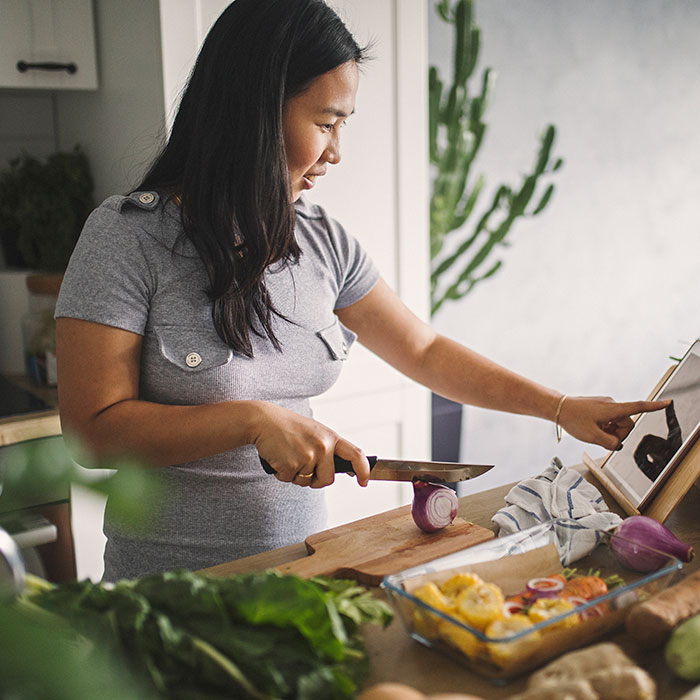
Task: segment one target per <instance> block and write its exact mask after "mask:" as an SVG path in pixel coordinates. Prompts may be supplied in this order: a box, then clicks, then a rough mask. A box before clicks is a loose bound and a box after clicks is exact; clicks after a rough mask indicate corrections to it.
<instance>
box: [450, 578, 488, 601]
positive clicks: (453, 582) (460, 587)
mask: <svg viewBox="0 0 700 700" xmlns="http://www.w3.org/2000/svg"><path fill="white" fill-rule="evenodd" d="M479 583H483V581H482V580H481V577H479V576H477V574H466V573H459V574H455V575H454V576H451V577H450V578H448V579H447V581H445V583H443V584H442V586H440V590H441V591H442V592H443V593H444V594H445V595H446V596H449V597H450V598H456V597H457V596H458V595H459V594H460V593H462V591H464V590H466V589H467V588H471V587H472V586H475V585H476V584H479Z"/></svg>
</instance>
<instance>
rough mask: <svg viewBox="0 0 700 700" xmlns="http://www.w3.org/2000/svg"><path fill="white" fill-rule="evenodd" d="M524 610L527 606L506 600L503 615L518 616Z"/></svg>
mask: <svg viewBox="0 0 700 700" xmlns="http://www.w3.org/2000/svg"><path fill="white" fill-rule="evenodd" d="M523 610H525V606H524V605H523V604H522V603H518V601H517V600H506V601H505V602H504V603H503V614H504V615H506V616H508V615H516V614H517V613H520V612H522V611H523Z"/></svg>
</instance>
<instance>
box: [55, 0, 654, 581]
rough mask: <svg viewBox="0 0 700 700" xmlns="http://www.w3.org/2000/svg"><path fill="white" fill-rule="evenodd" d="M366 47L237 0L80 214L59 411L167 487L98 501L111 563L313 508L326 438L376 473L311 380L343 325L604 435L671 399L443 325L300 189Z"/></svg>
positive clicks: (200, 560) (192, 564)
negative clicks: (632, 397)
mask: <svg viewBox="0 0 700 700" xmlns="http://www.w3.org/2000/svg"><path fill="white" fill-rule="evenodd" d="M364 56H365V52H364V50H363V49H361V48H360V47H359V46H358V45H357V43H356V42H355V40H354V39H353V37H352V36H351V34H350V33H349V32H348V30H347V29H346V27H345V26H344V25H343V24H342V22H341V21H340V20H339V18H338V17H337V16H336V15H335V13H334V12H333V11H332V10H330V9H329V8H328V7H327V6H326V5H325V4H324V3H323V2H322V1H321V0H236V2H234V3H232V4H231V5H230V6H229V7H228V9H227V10H226V11H225V12H224V13H223V14H222V15H221V17H220V18H219V19H218V20H217V22H216V24H215V25H214V27H213V28H212V30H211V31H210V33H209V35H208V36H207V39H206V41H205V42H204V45H203V47H202V50H201V52H200V54H199V57H198V59H197V62H196V65H195V67H194V70H193V72H192V75H191V77H190V80H189V82H188V85H187V88H186V90H185V92H184V94H183V97H182V101H181V104H180V107H179V110H178V114H177V117H176V119H175V122H174V125H173V129H172V133H171V136H170V138H169V140H168V143H167V144H166V146H165V148H164V149H163V151H162V152H161V154H160V155H159V156H158V157H157V159H156V160H155V162H154V164H153V165H152V167H151V169H150V171H149V172H148V173H147V175H146V176H145V178H144V180H143V182H141V183H140V185H139V186H138V187H137V188H136V190H135V191H134V192H132V193H131V194H130V195H128V196H125V197H111V198H109V199H107V200H106V201H105V202H104V203H103V204H102V205H101V206H100V207H99V208H98V209H97V210H96V211H95V212H93V214H92V215H91V217H90V218H89V220H88V221H87V223H86V225H85V229H84V231H83V233H82V235H81V238H80V241H79V242H78V245H77V247H76V250H75V252H74V254H73V258H72V259H71V263H70V265H69V268H68V270H67V273H66V276H65V279H64V282H63V287H62V290H61V295H60V298H59V301H58V305H57V309H56V317H57V327H56V331H57V356H58V363H59V402H60V408H61V419H62V423H63V427H64V430H65V431H66V432H67V433H74V434H77V435H78V436H79V437H80V439H81V440H82V441H83V442H84V443H85V444H86V445H87V446H88V447H89V448H90V449H91V450H92V451H93V452H94V453H95V455H96V456H97V459H98V460H99V459H102V458H105V457H108V456H110V455H115V454H129V455H137V456H138V457H139V458H141V459H143V460H145V461H146V462H147V463H148V464H150V465H152V466H154V467H160V469H157V470H156V471H155V473H156V474H157V477H158V479H159V481H161V482H162V484H163V485H164V486H165V488H166V490H167V498H166V499H164V503H160V502H159V498H158V497H157V496H156V495H154V496H153V498H152V501H153V502H152V507H153V511H154V514H157V515H154V518H153V521H152V522H151V523H150V524H149V527H148V528H147V529H146V531H145V532H143V533H141V534H140V535H138V536H137V535H134V534H133V533H130V532H129V531H128V530H127V529H125V528H124V527H122V526H121V525H120V523H118V522H116V521H115V519H114V518H113V516H112V513H111V510H110V505H109V503H108V504H107V510H106V513H105V533H106V535H107V538H108V541H107V547H106V551H105V578H106V579H107V580H113V579H116V578H119V577H125V576H136V575H141V574H144V573H148V572H154V571H160V570H164V569H168V568H174V567H178V566H183V567H187V568H192V569H199V568H204V567H207V566H210V565H213V564H217V563H220V562H222V561H226V560H231V559H234V558H237V557H241V556H246V555H249V554H253V553H256V552H259V551H262V550H266V549H270V548H273V547H278V546H282V545H285V544H289V543H291V542H298V541H300V540H302V539H304V538H305V537H306V536H307V535H309V534H310V533H312V532H315V531H318V530H319V529H322V528H323V524H324V517H325V512H324V505H323V496H322V492H321V491H320V489H321V488H323V487H325V486H327V485H329V484H331V483H332V482H333V479H334V470H333V456H334V455H336V454H337V455H339V456H341V457H343V458H345V459H348V460H350V461H351V462H352V464H353V468H354V471H355V473H356V475H357V479H358V482H359V483H360V485H363V486H364V485H366V483H367V479H368V475H369V469H368V464H367V461H366V459H365V457H364V455H363V453H362V451H361V450H360V449H359V448H358V447H357V446H355V445H353V444H352V443H350V442H348V441H347V440H345V439H344V438H342V437H341V436H339V435H337V434H336V433H335V432H333V430H332V429H331V428H329V427H327V426H324V425H321V424H320V423H318V422H316V421H314V420H313V419H312V417H311V410H310V408H309V402H308V399H309V397H310V396H315V395H317V394H319V393H322V392H323V391H325V390H327V389H328V388H329V387H330V386H331V385H332V384H333V382H334V381H335V379H336V378H337V375H338V372H339V365H340V362H339V361H338V360H339V359H344V357H345V355H346V353H347V346H349V345H350V344H351V343H352V341H353V340H354V339H355V338H356V337H357V338H358V339H359V340H360V342H362V343H363V344H364V345H366V346H367V347H368V348H369V349H370V350H372V351H373V352H375V353H376V354H377V355H379V356H380V357H382V358H384V359H385V360H386V361H388V362H389V363H390V364H392V365H393V366H394V367H396V368H397V369H399V370H401V371H402V372H404V373H405V374H407V375H408V376H409V377H412V378H413V379H415V380H416V381H419V382H421V383H423V384H425V385H426V386H428V387H430V388H431V389H432V390H433V391H436V392H438V393H441V394H443V395H445V396H448V397H449V398H452V399H455V400H458V401H462V402H465V403H471V404H474V405H479V406H484V407H489V408H493V409H499V410H505V411H511V412H516V413H523V414H529V415H534V416H539V417H542V418H547V419H550V420H555V419H556V422H557V426H559V425H561V426H563V427H564V428H565V429H566V430H568V431H569V432H570V433H571V434H572V435H574V436H575V437H577V438H579V439H582V440H587V441H591V442H596V443H598V444H601V445H603V446H605V447H608V448H611V449H614V448H616V447H618V446H619V444H620V441H621V440H622V439H623V438H624V436H625V435H626V434H627V432H628V431H629V429H630V427H631V420H630V418H629V416H630V415H632V414H635V413H638V412H640V411H644V410H653V409H656V408H660V407H662V406H663V405H664V404H655V403H647V402H635V403H629V404H616V403H614V402H612V401H611V400H609V399H596V398H566V397H563V396H562V394H560V393H559V392H556V391H553V390H550V389H547V388H545V387H542V386H540V385H538V384H536V383H534V382H531V381H529V380H527V379H524V378H522V377H520V376H518V375H516V374H513V373H511V372H509V371H507V370H505V369H504V368H502V367H499V366H497V365H495V364H493V363H491V362H489V361H488V360H486V359H485V358H483V357H480V356H479V355H477V354H475V353H473V352H471V351H470V350H468V349H466V348H464V347H462V346H461V345H459V344H457V343H455V342H453V341H451V340H448V339H447V338H445V337H442V336H439V335H437V334H436V333H435V332H434V331H433V330H432V329H431V328H430V327H429V326H428V325H426V324H424V323H423V322H422V321H420V320H419V319H418V318H416V317H415V316H414V315H413V314H412V313H411V312H410V311H409V310H408V309H407V308H406V307H405V306H404V305H403V304H402V303H401V301H400V300H399V299H398V297H397V296H396V295H395V294H394V293H393V292H392V291H391V290H390V289H389V287H388V286H387V285H386V283H385V282H384V281H382V280H381V279H380V277H379V273H378V272H377V270H376V269H375V267H374V265H373V264H372V262H371V261H370V260H369V259H368V258H367V256H366V254H365V253H364V251H363V250H362V249H361V248H360V247H359V246H358V244H357V242H356V241H355V240H354V239H353V238H352V237H351V236H349V235H348V234H346V233H345V231H344V230H343V229H342V227H341V226H340V225H339V224H338V223H336V222H335V221H333V220H331V219H329V218H328V217H327V215H326V214H325V212H324V211H323V210H322V209H320V208H319V207H316V206H312V205H310V204H309V203H307V202H305V201H304V199H303V198H302V197H301V194H302V192H303V191H304V190H307V189H311V188H312V187H313V186H314V182H315V180H316V178H317V177H321V176H323V175H324V174H325V173H326V170H327V167H328V165H332V164H337V163H338V162H339V161H340V145H339V141H340V130H341V128H342V126H343V124H344V123H345V120H346V119H347V118H348V117H349V116H350V115H351V114H352V112H353V109H354V103H355V95H356V92H357V85H358V65H359V64H360V63H361V62H362V60H363V58H364ZM457 368H460V369H459V371H458V370H457ZM565 398H566V400H565ZM259 457H262V458H264V459H265V460H266V461H267V462H269V463H270V464H271V465H272V467H273V468H274V469H275V470H276V478H273V477H270V476H268V475H266V474H265V473H264V472H263V470H262V468H261V466H260V462H259ZM299 487H308V488H299Z"/></svg>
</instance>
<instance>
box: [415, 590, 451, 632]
mask: <svg viewBox="0 0 700 700" xmlns="http://www.w3.org/2000/svg"><path fill="white" fill-rule="evenodd" d="M413 595H414V596H415V597H416V598H418V599H419V600H421V601H423V602H424V603H425V604H426V605H429V606H430V607H431V608H434V609H435V610H439V611H440V612H444V613H447V614H448V615H451V614H453V612H454V606H453V605H452V603H451V602H450V601H449V600H448V599H447V598H446V597H445V596H444V595H443V593H442V591H441V590H440V589H439V588H438V587H437V586H436V585H435V584H434V583H432V582H431V583H426V584H425V585H423V586H421V587H420V588H417V589H416V590H415V591H413ZM438 620H439V618H438V617H437V616H436V615H433V614H432V613H431V612H430V611H429V610H426V609H425V608H422V607H420V606H418V605H417V606H415V607H414V609H413V628H414V630H415V631H416V632H417V633H418V634H420V635H422V636H423V637H425V638H426V639H430V638H432V637H435V636H436V635H437V634H438V630H437V622H438Z"/></svg>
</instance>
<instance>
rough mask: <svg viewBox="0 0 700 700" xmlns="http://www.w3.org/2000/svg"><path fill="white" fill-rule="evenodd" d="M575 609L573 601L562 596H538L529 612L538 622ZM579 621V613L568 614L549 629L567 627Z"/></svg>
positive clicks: (533, 619)
mask: <svg viewBox="0 0 700 700" xmlns="http://www.w3.org/2000/svg"><path fill="white" fill-rule="evenodd" d="M573 609H574V605H573V603H570V602H569V601H568V600H563V599H562V598H538V599H537V600H536V601H535V602H534V603H533V604H532V605H531V606H530V610H529V612H528V616H529V618H530V619H531V620H532V622H534V623H535V624H537V623H538V622H543V621H544V620H551V619H552V618H553V617H556V616H557V615H562V614H564V613H567V612H569V611H571V610H573ZM578 622H579V616H578V615H568V616H567V617H565V618H563V619H562V620H559V621H558V622H555V623H554V624H553V625H551V626H550V627H548V628H547V629H562V628H565V627H573V626H574V625H577V624H578Z"/></svg>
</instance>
